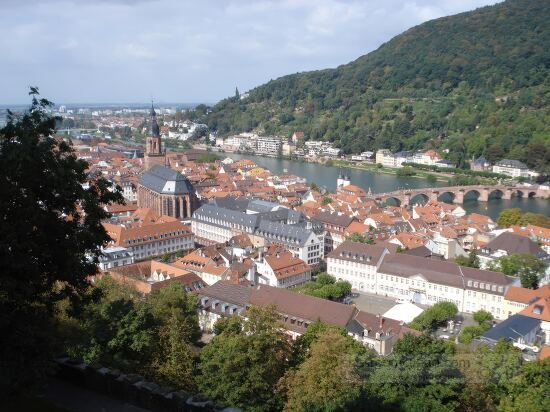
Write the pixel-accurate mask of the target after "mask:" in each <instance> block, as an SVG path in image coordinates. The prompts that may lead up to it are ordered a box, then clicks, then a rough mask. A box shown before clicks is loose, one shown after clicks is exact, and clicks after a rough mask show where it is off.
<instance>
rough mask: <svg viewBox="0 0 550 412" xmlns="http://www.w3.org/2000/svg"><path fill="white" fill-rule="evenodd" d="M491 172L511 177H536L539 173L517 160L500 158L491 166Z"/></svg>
mask: <svg viewBox="0 0 550 412" xmlns="http://www.w3.org/2000/svg"><path fill="white" fill-rule="evenodd" d="M493 173H501V174H503V175H508V176H511V177H524V178H531V177H537V176H538V175H539V173H537V172H535V171H533V170H529V168H528V167H527V165H526V164H525V163H523V162H520V161H519V160H510V159H502V160H501V161H499V162H498V163H497V164H495V165H494V166H493Z"/></svg>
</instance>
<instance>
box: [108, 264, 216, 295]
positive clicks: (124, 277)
mask: <svg viewBox="0 0 550 412" xmlns="http://www.w3.org/2000/svg"><path fill="white" fill-rule="evenodd" d="M104 274H108V275H109V276H111V278H113V279H114V280H115V281H117V282H119V283H122V284H125V285H129V286H131V287H133V288H134V289H136V290H137V291H138V292H140V293H142V294H148V293H151V292H153V291H155V290H158V289H160V288H163V287H166V286H167V285H169V284H171V283H177V284H179V285H181V287H182V289H183V290H184V291H186V292H191V291H198V290H200V289H202V288H204V287H206V285H205V284H204V282H203V281H202V280H201V279H200V278H199V277H198V276H197V275H195V274H193V273H191V272H189V271H187V270H184V269H180V268H177V267H175V266H173V265H171V264H168V263H163V262H158V261H155V260H147V261H145V262H139V263H134V264H132V265H126V266H122V267H116V268H112V269H110V270H108V271H106V272H104ZM100 277H101V276H100Z"/></svg>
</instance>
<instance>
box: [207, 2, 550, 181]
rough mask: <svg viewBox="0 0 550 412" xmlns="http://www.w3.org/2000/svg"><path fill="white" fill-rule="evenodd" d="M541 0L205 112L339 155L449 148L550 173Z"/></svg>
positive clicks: (449, 20) (422, 32)
mask: <svg viewBox="0 0 550 412" xmlns="http://www.w3.org/2000/svg"><path fill="white" fill-rule="evenodd" d="M549 13H550V12H549V9H548V7H546V2H545V1H544V0H509V1H506V2H502V3H499V4H496V5H494V6H490V7H484V8H480V9H477V10H474V11H471V12H468V13H461V14H458V15H455V16H451V17H444V18H440V19H436V20H432V21H429V22H426V23H424V24H421V25H419V26H417V27H414V28H412V29H410V30H407V31H406V32H404V33H402V34H400V35H398V36H396V37H394V38H393V39H391V40H390V41H388V42H386V43H385V44H383V45H382V46H380V48H378V49H377V50H375V51H373V52H371V53H369V54H367V55H365V56H361V57H359V58H358V59H356V60H355V61H352V62H350V63H348V64H344V65H341V66H339V67H337V68H335V69H326V70H317V71H311V72H303V73H298V74H292V75H288V76H284V77H281V78H278V79H276V80H271V81H270V82H268V83H266V84H264V85H261V86H259V87H256V88H254V89H252V90H250V92H249V94H248V97H247V98H246V99H242V100H241V99H235V98H233V97H230V98H228V99H225V100H222V101H221V102H219V103H218V104H216V105H215V106H214V107H213V108H212V111H211V112H210V113H209V114H208V116H206V118H205V121H206V122H207V123H208V125H209V127H211V128H213V129H216V130H217V131H218V132H219V134H220V135H230V134H234V133H239V132H243V131H252V130H255V131H260V132H264V133H267V134H280V135H282V136H291V135H292V133H293V132H294V131H303V132H304V133H305V137H306V139H310V140H324V141H330V142H334V143H335V145H336V146H337V147H340V148H341V149H342V150H343V152H344V153H360V152H362V151H365V150H376V149H380V148H388V149H391V150H393V151H399V150H420V149H449V153H448V154H446V157H447V158H448V160H450V161H451V162H452V163H453V164H455V165H457V166H459V167H466V166H467V164H468V161H470V160H471V159H472V158H475V157H478V156H480V155H484V156H485V158H487V159H488V160H489V161H490V162H496V161H498V160H500V159H502V158H511V159H517V160H521V161H523V162H525V163H526V164H527V165H528V166H529V167H532V168H534V169H536V170H538V171H540V172H542V173H543V174H548V173H549V172H550V161H549V159H550V140H549V139H550V137H549V136H550V133H549V131H550V129H549V127H550V126H549V124H550V122H549V121H548V120H549V114H548V110H547V95H548V90H549V85H548V82H547V79H548V74H549V72H548V64H547V61H548V58H549V53H550V51H549V50H548V47H547V45H548V43H549V42H550V38H549V36H550V35H549V34H548V32H547V31H546V30H543V29H542V27H545V25H546V22H547V21H548V19H549V18H550V16H549Z"/></svg>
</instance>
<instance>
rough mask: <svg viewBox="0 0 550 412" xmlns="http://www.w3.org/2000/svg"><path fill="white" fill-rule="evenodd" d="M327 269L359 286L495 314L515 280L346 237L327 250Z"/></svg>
mask: <svg viewBox="0 0 550 412" xmlns="http://www.w3.org/2000/svg"><path fill="white" fill-rule="evenodd" d="M375 248H378V249H375ZM327 272H328V274H330V275H332V276H334V277H336V278H337V279H342V280H347V281H349V282H350V283H351V284H352V287H353V288H354V289H357V290H364V291H366V292H370V293H375V294H379V295H384V296H389V297H393V298H396V299H401V300H405V301H410V302H413V303H417V304H423V305H429V306H431V305H433V304H435V303H438V302H442V301H448V302H452V303H454V304H455V305H456V306H457V308H458V310H459V311H460V312H466V313H473V312H476V311H478V310H480V309H483V310H486V311H488V312H490V313H491V314H492V315H493V317H494V318H495V319H506V317H507V316H508V315H507V313H506V310H505V304H504V294H505V293H506V291H507V289H508V288H509V287H510V286H511V285H512V284H513V282H514V280H513V279H512V278H509V277H507V276H505V275H504V274H502V273H497V272H490V271H486V270H480V269H473V268H468V267H462V266H458V265H456V264H454V263H451V262H445V261H440V260H432V259H427V258H424V257H418V256H411V255H407V254H404V253H389V252H388V251H385V250H383V248H382V247H380V246H368V245H363V244H358V243H353V242H344V243H343V244H342V245H341V246H340V247H339V248H338V249H336V250H335V251H334V252H332V253H331V254H329V255H328V256H327Z"/></svg>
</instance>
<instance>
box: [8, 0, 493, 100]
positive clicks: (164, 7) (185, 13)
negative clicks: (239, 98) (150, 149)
mask: <svg viewBox="0 0 550 412" xmlns="http://www.w3.org/2000/svg"><path fill="white" fill-rule="evenodd" d="M497 2H498V1H497V0H350V1H343V0H342V1H340V0H280V1H277V0H258V1H253V0H249V1H245V0H226V1H220V0H218V1H216V0H201V1H187V0H95V1H94V0H26V1H19V0H0V10H1V12H0V23H1V25H2V27H3V31H4V36H2V38H1V39H0V55H1V56H2V64H1V65H0V90H2V94H1V98H0V104H25V103H28V101H29V99H28V96H27V91H28V86H30V85H33V86H34V85H36V86H38V87H39V88H40V91H41V93H42V95H43V96H45V97H47V98H48V99H50V100H53V101H54V102H56V103H76V102H79V103H94V102H101V103H127V102H146V101H149V100H150V99H151V98H154V99H155V101H156V102H158V103H162V102H205V103H215V102H216V101H218V100H220V99H222V98H224V97H227V96H230V95H232V94H233V93H234V90H235V87H238V88H239V90H240V91H241V92H243V91H246V90H249V89H251V88H253V87H255V86H258V85H260V84H262V83H265V82H266V81H269V80H270V79H275V78H277V77H280V76H283V75H286V74H290V73H296V72H299V71H306V70H315V69H323V68H329V67H336V66H338V65H340V64H344V63H347V62H349V61H351V60H354V59H356V58H357V57H359V56H361V55H363V54H366V53H368V52H370V51H372V50H374V49H376V48H378V47H379V46H380V45H381V44H382V43H384V42H386V41H388V40H389V39H391V38H392V37H393V36H395V35H397V34H399V33H401V32H403V31H404V30H406V29H408V28H410V27H413V26H415V25H417V24H420V23H422V22H425V21H427V20H431V19H434V18H437V17H442V16H446V15H451V14H456V13H459V12H463V11H468V10H473V9H475V8H477V7H481V6H485V5H490V4H495V3H497Z"/></svg>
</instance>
